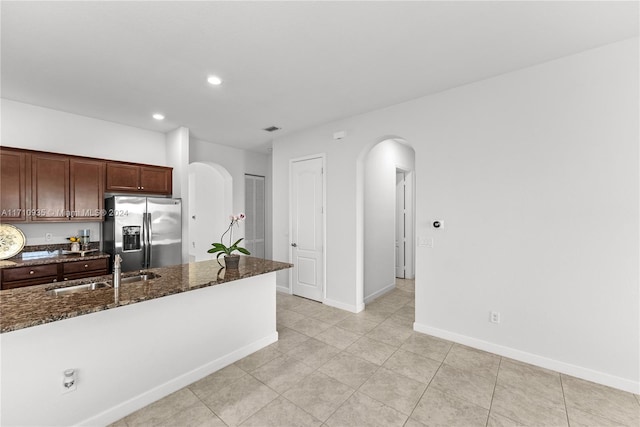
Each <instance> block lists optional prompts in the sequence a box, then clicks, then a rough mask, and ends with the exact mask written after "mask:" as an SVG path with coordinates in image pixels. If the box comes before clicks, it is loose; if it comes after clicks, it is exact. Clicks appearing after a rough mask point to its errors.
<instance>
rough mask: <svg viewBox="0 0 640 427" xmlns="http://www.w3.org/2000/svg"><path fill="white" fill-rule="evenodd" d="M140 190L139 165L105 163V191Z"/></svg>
mask: <svg viewBox="0 0 640 427" xmlns="http://www.w3.org/2000/svg"><path fill="white" fill-rule="evenodd" d="M139 190H140V166H136V165H129V164H125V163H114V162H108V163H107V192H110V191H114V192H118V191H124V192H134V193H135V192H137V191H139Z"/></svg>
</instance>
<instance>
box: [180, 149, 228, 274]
mask: <svg viewBox="0 0 640 427" xmlns="http://www.w3.org/2000/svg"><path fill="white" fill-rule="evenodd" d="M232 190H233V179H232V178H231V174H230V173H229V171H227V170H226V169H225V168H224V167H222V166H220V165H219V164H217V163H209V162H195V163H191V164H189V206H188V211H189V213H188V215H189V261H190V262H195V261H203V260H207V259H212V255H211V254H208V253H207V250H208V249H209V248H210V247H211V243H213V242H218V241H220V236H221V235H222V233H223V232H224V231H225V230H226V228H227V226H228V225H229V214H230V213H231V211H232V207H233V204H232V203H233V196H232V194H233V193H232Z"/></svg>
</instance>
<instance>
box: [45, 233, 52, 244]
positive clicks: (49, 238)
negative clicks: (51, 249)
mask: <svg viewBox="0 0 640 427" xmlns="http://www.w3.org/2000/svg"><path fill="white" fill-rule="evenodd" d="M44 240H46V241H47V242H50V241H51V240H53V234H52V233H45V235H44Z"/></svg>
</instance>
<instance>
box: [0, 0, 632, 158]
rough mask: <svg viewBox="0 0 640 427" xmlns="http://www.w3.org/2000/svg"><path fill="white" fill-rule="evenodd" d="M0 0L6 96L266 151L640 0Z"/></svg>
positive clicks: (603, 31)
mask: <svg viewBox="0 0 640 427" xmlns="http://www.w3.org/2000/svg"><path fill="white" fill-rule="evenodd" d="M0 7H1V19H2V21H1V24H2V27H1V36H2V51H1V55H2V63H1V65H2V76H1V78H2V80H1V91H2V92H1V95H2V97H3V98H7V99H12V100H16V101H21V102H26V103H30V104H35V105H40V106H44V107H49V108H53V109H57V110H62V111H67V112H71V113H76V114H81V115H85V116H89V117H95V118H99V119H104V120H108V121H113V122H116V123H122V124H127V125H131V126H136V127H140V128H144V129H150V130H155V131H161V132H167V131H169V130H172V129H174V128H176V127H178V126H186V127H188V128H189V129H190V131H191V135H192V137H195V138H197V139H202V140H205V141H209V142H215V143H219V144H225V145H232V146H236V147H239V148H244V149H250V150H261V151H262V150H265V149H266V148H267V147H268V146H269V144H270V141H271V139H272V138H273V137H274V136H278V135H283V134H285V133H288V132H293V131H296V130H300V129H304V128H306V127H310V126H313V125H317V124H320V123H324V122H328V121H331V120H334V119H338V118H341V117H345V116H350V115H354V114H358V113H363V112H366V111H370V110H374V109H377V108H381V107H385V106H388V105H392V104H396V103H399V102H403V101H406V100H409V99H413V98H417V97H421V96H424V95H427V94H431V93H434V92H439V91H442V90H445V89H448V88H451V87H455V86H460V85H463V84H466V83H469V82H472V81H477V80H480V79H484V78H487V77H490V76H495V75H498V74H502V73H506V72H509V71H513V70H517V69H520V68H523V67H527V66H530V65H533V64H536V63H540V62H544V61H548V60H552V59H555V58H559V57H562V56H566V55H569V54H572V53H576V52H580V51H583V50H586V49H590V48H593V47H597V46H601V45H604V44H607V43H611V42H615V41H618V40H622V39H626V38H630V37H634V36H637V35H638V2H637V1H627V2H613V1H602V2H594V1H588V2H576V1H568V2H551V1H535V2H519V1H514V2H506V1H502V2H483V1H471V2H452V1H446V2H445V1H442V2H436V1H417V2H415V1H414V2H400V1H385V2H347V1H342V2H325V1H321V2H243V1H235V2H213V1H200V2H161V1H153V2H144V1H143V2H88V1H85V2H48V1H47V2H13V1H2V2H1V5H0ZM209 74H216V75H218V76H220V77H221V78H222V79H223V80H224V83H223V85H222V86H219V87H213V86H211V85H209V84H208V83H207V82H206V78H207V76H208V75H209ZM155 112H161V113H163V114H164V115H165V116H166V119H165V121H164V122H157V121H155V120H153V119H152V118H151V114H152V113H155ZM270 125H276V126H279V127H282V130H280V131H278V132H277V133H276V134H269V133H267V132H265V131H263V130H261V129H262V128H265V127H267V126H270Z"/></svg>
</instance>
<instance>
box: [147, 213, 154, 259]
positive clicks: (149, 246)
mask: <svg viewBox="0 0 640 427" xmlns="http://www.w3.org/2000/svg"><path fill="white" fill-rule="evenodd" d="M152 231H153V230H152V229H151V213H148V214H147V243H148V245H147V251H149V252H148V255H147V268H151V245H152V244H153V236H152V234H151V233H152Z"/></svg>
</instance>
